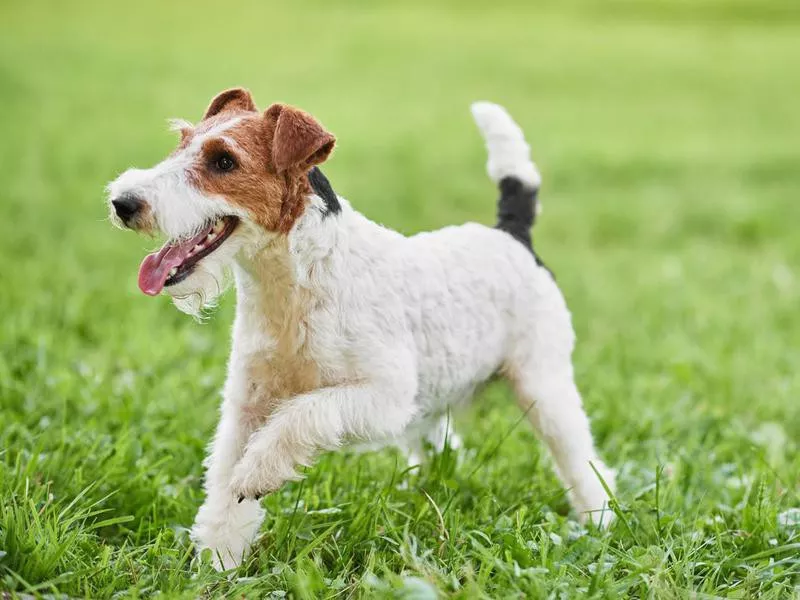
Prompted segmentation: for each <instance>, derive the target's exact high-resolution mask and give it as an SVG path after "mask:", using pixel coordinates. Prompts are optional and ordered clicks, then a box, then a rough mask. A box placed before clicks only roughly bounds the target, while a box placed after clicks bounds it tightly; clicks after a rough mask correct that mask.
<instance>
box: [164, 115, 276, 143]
mask: <svg viewBox="0 0 800 600" xmlns="http://www.w3.org/2000/svg"><path fill="white" fill-rule="evenodd" d="M262 123H263V118H262V116H261V114H260V113H256V112H244V111H230V112H223V113H220V114H217V115H214V116H213V117H209V118H207V119H203V120H202V121H200V122H199V123H198V124H197V125H195V126H194V127H192V128H191V129H189V130H188V131H186V132H185V133H184V134H183V136H182V139H181V141H180V144H179V145H178V148H177V150H184V149H192V150H199V149H200V148H201V147H202V145H203V143H204V142H205V141H206V140H210V139H213V138H217V137H223V136H224V137H229V138H232V139H234V140H237V141H245V140H247V139H254V138H257V137H258V135H259V133H260V132H261V129H262Z"/></svg>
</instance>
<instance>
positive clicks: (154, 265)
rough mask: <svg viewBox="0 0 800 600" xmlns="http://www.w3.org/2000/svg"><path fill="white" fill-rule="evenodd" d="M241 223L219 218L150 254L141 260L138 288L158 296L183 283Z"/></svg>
mask: <svg viewBox="0 0 800 600" xmlns="http://www.w3.org/2000/svg"><path fill="white" fill-rule="evenodd" d="M238 224H239V219H238V217H233V216H226V217H220V218H219V219H217V220H215V221H213V222H211V223H209V224H208V225H207V226H205V227H204V228H203V229H202V231H200V233H198V234H197V235H195V236H194V237H192V238H190V239H187V240H184V241H177V242H176V241H174V240H169V241H167V243H166V244H164V246H163V247H162V248H161V250H159V251H158V252H154V253H153V254H148V255H147V256H146V257H145V259H144V260H143V261H142V265H141V266H140V267H139V289H140V290H142V291H143V292H144V293H145V294H147V295H148V296H157V295H158V294H160V293H161V290H163V289H164V286H169V285H175V284H176V283H179V282H181V281H183V280H184V279H186V278H187V277H188V276H189V275H190V274H191V272H192V270H193V269H194V266H195V265H196V264H197V263H198V262H199V261H200V260H202V259H203V258H205V257H206V256H208V255H209V254H211V253H212V252H214V250H216V249H217V248H219V247H220V245H222V242H224V241H225V240H226V239H228V237H230V235H231V234H232V233H233V230H234V229H236V226H237V225H238Z"/></svg>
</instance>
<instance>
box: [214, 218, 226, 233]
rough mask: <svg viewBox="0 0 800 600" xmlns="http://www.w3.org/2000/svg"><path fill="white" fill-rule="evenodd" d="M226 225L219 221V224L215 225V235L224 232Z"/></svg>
mask: <svg viewBox="0 0 800 600" xmlns="http://www.w3.org/2000/svg"><path fill="white" fill-rule="evenodd" d="M224 225H225V224H224V223H223V222H222V219H217V222H216V223H214V229H213V231H214V233H219V232H220V231H222V227H223V226H224Z"/></svg>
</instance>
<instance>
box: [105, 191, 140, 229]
mask: <svg viewBox="0 0 800 600" xmlns="http://www.w3.org/2000/svg"><path fill="white" fill-rule="evenodd" d="M111 204H113V205H114V210H115V211H116V212H117V216H118V217H119V218H120V219H122V222H123V223H125V224H126V225H127V224H128V221H130V220H131V219H133V218H134V217H135V216H136V215H137V214H138V213H139V212H140V211H141V210H142V209H143V208H144V200H141V199H140V198H137V197H136V196H134V195H133V194H123V195H122V196H119V197H118V198H114V199H113V200H112V201H111Z"/></svg>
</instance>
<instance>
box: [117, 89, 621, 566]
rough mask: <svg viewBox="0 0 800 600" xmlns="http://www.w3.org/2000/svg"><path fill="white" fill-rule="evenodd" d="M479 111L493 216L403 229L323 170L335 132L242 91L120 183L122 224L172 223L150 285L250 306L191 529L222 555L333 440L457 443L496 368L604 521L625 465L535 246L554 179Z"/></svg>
mask: <svg viewBox="0 0 800 600" xmlns="http://www.w3.org/2000/svg"><path fill="white" fill-rule="evenodd" d="M472 113H473V116H474V119H475V121H476V123H477V125H478V128H479V130H480V132H481V133H482V135H483V137H484V139H485V143H486V146H487V148H488V154H489V158H488V165H487V170H488V174H489V176H490V178H491V179H492V180H493V181H494V182H495V184H496V185H497V186H498V187H499V203H498V215H499V217H498V222H497V225H496V226H495V227H488V226H484V225H479V224H476V223H468V224H465V225H461V226H454V227H446V228H444V229H441V230H438V231H434V232H426V233H419V234H417V235H413V236H411V237H405V236H403V235H401V234H400V233H397V232H395V231H393V230H391V229H388V228H385V227H382V226H381V225H378V224H376V223H374V222H373V221H370V220H369V219H368V218H366V217H365V216H364V215H362V214H361V213H359V212H358V211H356V210H355V209H353V208H352V207H351V206H350V204H349V203H348V202H347V201H346V200H344V199H343V198H342V197H340V196H338V195H337V194H336V193H335V192H334V190H333V188H332V186H331V184H330V182H329V181H328V180H327V178H326V177H325V176H324V175H323V173H322V171H321V170H320V169H319V166H318V165H320V164H322V163H323V162H325V160H326V159H327V158H328V157H329V156H330V154H331V152H332V150H333V148H334V145H335V143H336V142H335V138H334V136H333V135H332V134H331V133H329V132H328V131H327V130H326V129H325V128H324V127H323V126H322V125H321V124H320V123H319V121H317V120H316V119H315V118H314V117H312V116H311V115H309V114H307V113H305V112H303V111H301V110H299V109H297V108H294V107H291V106H288V105H285V104H273V105H272V106H270V107H269V108H268V109H267V110H266V111H263V112H261V111H259V110H258V109H257V108H256V105H255V103H254V101H253V98H252V96H251V94H250V92H248V91H247V90H245V89H242V88H236V89H230V90H226V91H223V92H222V93H220V94H219V95H217V96H216V97H215V98H214V99H213V100H212V102H211V104H210V105H209V107H208V109H207V110H206V112H205V114H204V116H203V119H202V120H201V121H200V122H199V123H198V124H197V125H191V124H190V123H189V122H186V121H176V122H174V124H173V128H174V129H176V130H177V131H178V132H179V133H180V143H179V144H178V147H177V149H176V150H175V151H174V152H173V153H172V154H170V155H169V156H168V157H167V158H166V159H165V160H164V161H163V162H161V163H159V164H158V165H156V166H155V167H152V168H150V169H146V170H141V169H130V170H128V171H125V172H124V173H123V174H122V175H120V176H119V177H118V178H117V179H116V180H115V181H113V182H112V183H110V184H109V187H108V203H109V212H110V216H111V219H112V221H113V222H114V223H115V224H116V225H118V226H119V227H123V228H128V229H132V230H136V231H140V232H148V233H154V232H158V233H161V234H163V235H166V236H167V238H168V241H167V243H166V244H165V245H164V246H163V247H162V248H161V249H160V250H159V251H158V252H155V253H153V254H151V255H149V256H147V257H146V258H145V259H144V261H143V262H142V264H141V267H140V270H139V280H138V283H139V287H140V288H141V290H142V292H144V293H145V294H148V295H158V294H160V293H162V292H164V293H166V294H167V295H169V296H171V297H172V299H173V301H174V303H175V305H176V306H177V308H179V309H180V310H182V311H184V312H186V313H189V314H192V315H195V316H200V315H202V314H204V311H205V309H206V308H207V307H209V306H211V305H213V303H214V301H215V299H216V298H218V297H219V296H220V294H222V293H223V291H224V290H225V289H226V287H227V285H228V282H229V281H231V280H232V282H233V284H234V285H235V288H236V294H237V299H236V317H235V321H234V325H233V343H232V349H231V355H230V360H229V364H228V375H227V380H226V382H225V386H224V390H223V401H222V405H221V416H220V420H219V424H218V427H217V430H216V434H215V436H214V439H213V442H212V443H211V445H210V447H209V452H208V456H207V458H206V460H205V462H204V465H205V467H206V474H205V482H204V485H205V492H206V498H205V501H204V503H203V505H202V506H201V508H200V509H199V511H198V514H197V518H196V521H195V523H194V526H193V528H192V539H193V540H194V542H195V544H196V546H197V548H199V549H205V548H209V549H211V551H212V554H213V556H214V561H215V562H214V564H215V566H216V568H218V569H229V568H233V567H236V566H238V565H239V564H240V563H241V562H242V561H243V559H244V558H245V557H246V555H247V552H248V549H249V547H250V545H251V543H252V542H253V540H254V539H255V536H256V534H257V532H258V529H259V526H260V524H261V522H262V519H263V509H262V508H261V506H260V503H259V499H260V498H261V497H262V496H263V495H264V494H269V493H270V492H273V491H275V490H277V489H278V488H279V487H281V485H282V484H283V483H284V482H286V481H287V480H292V479H296V478H297V477H298V474H297V471H296V469H297V467H298V466H299V465H310V464H311V462H312V459H313V458H314V456H315V455H317V454H318V453H319V452H321V451H325V450H332V449H335V448H338V447H340V446H341V445H342V444H344V443H346V442H354V441H363V442H367V443H386V444H394V445H397V446H399V447H401V448H403V449H404V450H406V451H407V452H408V453H409V455H410V456H411V457H412V458H411V460H412V461H416V460H419V457H420V456H421V448H422V446H423V444H425V443H428V442H432V443H434V444H435V445H439V446H441V445H442V444H443V443H444V440H445V438H449V439H450V440H451V443H452V444H455V443H456V440H457V438H455V437H454V434H453V433H452V432H450V431H449V430H448V420H447V416H446V413H447V411H448V409H449V407H451V406H454V405H457V404H459V403H461V402H462V401H464V400H466V399H468V398H469V397H470V396H471V395H472V394H473V392H474V390H475V389H476V387H477V386H478V385H480V384H481V383H482V382H484V381H486V380H488V379H489V378H491V377H492V376H494V375H500V376H503V377H505V378H507V379H508V381H510V383H511V385H512V386H513V388H514V390H515V395H516V398H517V402H518V404H519V406H520V407H521V409H522V410H523V411H524V412H525V413H526V414H527V416H528V418H529V420H530V422H531V423H532V425H533V427H534V428H535V430H536V431H537V432H538V434H539V436H540V437H541V439H543V440H544V442H545V443H546V444H547V446H548V448H549V450H550V452H551V454H552V457H553V459H554V462H555V468H556V471H557V473H558V475H559V477H560V479H561V481H562V482H563V484H564V486H565V487H566V488H567V490H568V494H569V497H570V500H571V503H572V506H573V508H574V509H575V511H576V512H577V514H578V516H579V518H580V519H581V520H584V521H585V520H589V519H591V520H593V521H595V522H596V523H600V524H607V523H608V522H610V520H611V518H612V516H613V515H612V513H611V512H610V509H609V500H610V498H609V493H608V491H609V490H612V489H613V485H614V476H613V472H612V471H611V470H610V469H608V468H607V467H606V466H605V465H604V464H603V462H602V461H601V460H600V458H599V457H598V455H597V452H596V451H595V447H594V442H593V439H592V435H591V431H590V427H589V421H588V419H587V416H586V414H585V412H584V409H583V406H582V401H581V396H580V393H579V391H578V388H577V387H576V385H575V381H574V376H573V366H572V358H571V355H572V350H573V346H574V337H575V336H574V333H573V329H572V324H571V315H570V313H569V310H568V309H567V306H566V303H565V301H564V298H563V296H562V294H561V292H560V290H559V288H558V286H557V285H556V281H555V279H554V277H553V275H552V273H551V272H550V271H549V270H548V269H547V268H546V267H545V266H544V264H543V263H542V261H541V260H540V259H539V257H538V256H537V254H536V253H535V252H534V250H533V246H532V243H531V235H530V230H531V227H532V225H533V223H534V221H535V217H536V213H537V208H538V206H537V195H538V190H539V186H540V175H539V172H538V170H537V169H536V166H535V165H534V163H533V162H532V161H531V159H530V149H529V146H528V144H527V143H526V141H525V139H524V136H523V133H522V131H521V129H520V128H519V127H518V126H517V124H516V123H515V122H514V121H513V120H512V119H511V117H510V116H509V115H508V113H507V112H506V111H505V110H504V109H503V108H502V107H500V106H498V105H495V104H491V103H487V102H479V103H476V104H474V105H473V106H472Z"/></svg>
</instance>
